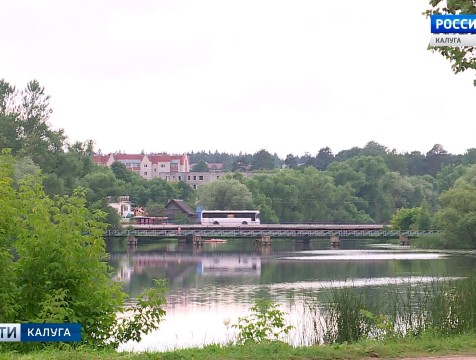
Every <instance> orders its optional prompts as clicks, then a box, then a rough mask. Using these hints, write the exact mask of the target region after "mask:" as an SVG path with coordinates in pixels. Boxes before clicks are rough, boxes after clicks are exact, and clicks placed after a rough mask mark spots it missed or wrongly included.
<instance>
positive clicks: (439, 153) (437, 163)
mask: <svg viewBox="0 0 476 360" xmlns="http://www.w3.org/2000/svg"><path fill="white" fill-rule="evenodd" d="M449 161H450V155H449V154H448V152H447V151H446V150H445V149H443V146H441V145H440V144H435V145H433V147H432V148H431V150H430V151H428V152H427V153H426V162H427V168H426V169H427V172H426V173H427V174H430V175H432V176H435V175H436V174H437V173H438V172H439V171H440V169H441V167H442V166H443V165H444V164H447V163H448V162H449Z"/></svg>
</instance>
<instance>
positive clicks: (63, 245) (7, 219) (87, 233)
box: [0, 154, 165, 349]
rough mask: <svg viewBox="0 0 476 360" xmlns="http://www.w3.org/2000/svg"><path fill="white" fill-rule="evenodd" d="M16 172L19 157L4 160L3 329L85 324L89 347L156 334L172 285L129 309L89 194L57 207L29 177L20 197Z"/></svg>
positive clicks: (0, 179)
mask: <svg viewBox="0 0 476 360" xmlns="http://www.w3.org/2000/svg"><path fill="white" fill-rule="evenodd" d="M12 169H13V159H12V157H11V156H9V155H8V154H3V155H1V154H0V194H1V195H2V196H1V197H0V219H1V220H0V271H2V273H1V274H0V275H1V276H0V285H1V287H0V300H1V301H0V310H1V311H0V323H25V322H34V323H41V322H48V323H81V325H82V340H83V342H84V343H87V344H91V345H95V346H104V345H107V344H109V345H111V346H118V344H119V343H121V342H124V341H128V340H136V341H137V340H140V338H141V335H142V334H144V333H148V332H149V331H151V330H153V329H156V328H157V326H158V323H159V322H160V319H161V318H162V317H163V316H164V315H165V312H164V311H163V309H162V306H163V305H164V304H165V285H164V284H163V283H158V284H157V285H158V287H157V288H155V289H152V290H147V292H146V293H144V294H143V295H142V296H141V297H140V298H139V299H138V302H137V303H136V304H135V305H134V306H133V307H132V308H131V307H127V308H126V307H124V306H123V303H124V300H125V296H126V294H125V293H124V292H123V291H122V289H121V284H120V283H118V282H115V281H114V280H113V279H112V276H111V274H110V269H109V267H108V265H107V258H108V255H107V253H106V250H105V243H104V239H103V234H104V230H105V228H106V224H105V223H104V222H103V220H104V217H105V214H104V213H103V212H101V211H99V210H98V211H90V210H89V209H88V208H87V207H86V195H85V191H84V190H82V189H80V188H78V189H76V190H75V191H74V192H73V194H72V195H71V196H66V195H65V196H57V197H56V198H55V199H54V200H52V199H50V198H49V197H48V196H47V195H46V194H45V192H44V190H43V187H42V185H41V178H40V177H39V176H26V177H25V178H24V179H23V180H21V181H20V182H19V188H18V189H17V190H15V189H13V187H12V183H13V179H12ZM13 254H15V259H14V258H13ZM131 311H132V312H133V316H132V317H131V318H128V319H127V320H121V321H119V320H118V317H117V314H118V313H121V312H131ZM17 345H18V346H19V347H23V348H25V349H29V348H37V347H41V346H42V345H37V344H36V345H32V344H16V345H15V344H13V345H12V346H17Z"/></svg>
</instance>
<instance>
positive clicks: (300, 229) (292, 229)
mask: <svg viewBox="0 0 476 360" xmlns="http://www.w3.org/2000/svg"><path fill="white" fill-rule="evenodd" d="M440 232H441V231H440V230H391V229H388V228H386V227H385V226H384V225H378V224H261V225H236V226H220V225H212V226H206V225H198V224H197V225H171V224H166V225H131V226H129V227H128V229H122V230H108V231H106V233H105V235H106V236H132V237H139V236H147V237H155V238H178V239H180V240H184V241H186V242H200V241H201V240H202V239H203V238H217V237H218V238H254V239H256V240H259V241H261V240H262V241H263V242H264V241H265V240H270V239H271V238H298V239H304V240H306V239H311V238H330V239H331V243H332V242H334V243H335V244H338V243H339V241H340V238H375V237H386V238H400V241H401V243H402V245H408V239H409V237H410V236H421V235H428V234H438V233H440Z"/></svg>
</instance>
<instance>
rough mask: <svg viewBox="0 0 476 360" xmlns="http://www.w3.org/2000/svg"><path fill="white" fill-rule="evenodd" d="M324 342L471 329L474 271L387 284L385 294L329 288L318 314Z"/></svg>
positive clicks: (475, 324)
mask: <svg viewBox="0 0 476 360" xmlns="http://www.w3.org/2000/svg"><path fill="white" fill-rule="evenodd" d="M324 321H325V324H326V326H325V332H324V340H325V342H327V343H346V342H348V343H350V342H355V341H359V340H365V339H380V340H386V341H387V340H389V339H403V338H408V337H410V338H414V337H418V336H424V335H428V334H433V335H435V336H456V335H462V334H472V333H475V332H476V274H473V275H471V276H470V277H468V278H465V279H456V280H454V279H450V280H445V279H443V280H437V281H434V282H432V283H429V284H416V285H415V284H413V285H412V284H405V285H404V288H403V290H402V289H397V286H396V284H394V285H392V284H391V285H389V287H388V294H387V296H386V297H385V298H377V297H375V296H371V293H370V296H366V295H365V293H364V292H362V290H361V289H356V288H353V287H351V288H345V289H333V290H332V291H331V294H330V299H329V301H328V303H327V305H326V315H324Z"/></svg>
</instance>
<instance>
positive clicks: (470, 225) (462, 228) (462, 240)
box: [436, 165, 476, 249]
mask: <svg viewBox="0 0 476 360" xmlns="http://www.w3.org/2000/svg"><path fill="white" fill-rule="evenodd" d="M440 201H441V204H442V209H441V210H440V211H438V213H437V214H436V217H437V221H438V224H439V227H440V228H441V229H442V230H444V231H445V239H446V241H447V242H448V244H449V245H450V246H451V247H467V248H472V249H475V248H476V165H473V166H472V167H471V168H469V169H468V171H467V172H466V173H465V174H464V175H463V176H462V177H460V178H459V179H458V180H457V181H456V182H455V185H454V186H453V187H452V188H451V189H449V190H448V191H445V192H443V193H442V194H441V196H440Z"/></svg>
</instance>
